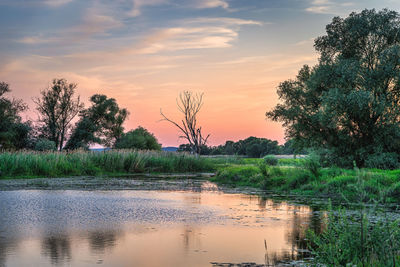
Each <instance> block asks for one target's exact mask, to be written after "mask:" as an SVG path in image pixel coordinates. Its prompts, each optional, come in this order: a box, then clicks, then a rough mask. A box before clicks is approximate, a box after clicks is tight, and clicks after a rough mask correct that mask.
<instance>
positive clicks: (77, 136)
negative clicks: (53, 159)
mask: <svg viewBox="0 0 400 267" xmlns="http://www.w3.org/2000/svg"><path fill="white" fill-rule="evenodd" d="M90 101H91V102H92V106H91V107H89V108H87V109H84V110H83V111H81V112H80V114H79V118H80V119H79V121H78V122H77V123H76V126H75V129H74V130H73V132H72V135H71V137H70V139H69V140H68V142H67V145H66V148H67V149H77V148H88V147H89V145H90V144H92V143H98V144H102V145H105V146H107V147H111V146H113V145H114V143H115V141H116V140H117V139H118V138H120V137H121V136H122V134H123V131H124V128H123V126H122V124H123V123H124V121H125V119H126V118H127V116H128V114H129V112H128V111H127V110H126V109H125V108H120V107H119V106H118V104H117V102H116V100H115V99H114V98H107V96H105V95H98V94H96V95H93V96H92V97H91V98H90Z"/></svg>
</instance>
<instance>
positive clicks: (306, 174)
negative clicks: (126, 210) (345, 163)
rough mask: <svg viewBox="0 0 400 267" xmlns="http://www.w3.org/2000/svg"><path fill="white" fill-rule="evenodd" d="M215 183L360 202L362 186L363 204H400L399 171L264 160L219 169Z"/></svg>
mask: <svg viewBox="0 0 400 267" xmlns="http://www.w3.org/2000/svg"><path fill="white" fill-rule="evenodd" d="M360 177H361V178H360ZM213 181H215V182H218V183H221V184H228V185H232V186H250V187H255V188H260V189H264V190H270V191H273V192H276V193H282V194H285V193H289V194H298V195H308V196H316V197H329V198H332V199H333V200H343V201H346V200H348V201H359V198H360V196H359V195H358V194H357V190H355V188H357V187H360V183H361V184H362V185H361V186H362V187H363V188H364V189H365V191H366V192H367V196H366V197H364V198H365V199H364V200H363V201H369V200H380V199H382V197H384V198H385V200H386V201H388V202H392V203H393V202H400V170H378V169H364V170H357V169H350V170H348V169H341V168H335V167H331V168H320V167H319V166H318V165H317V164H315V162H313V161H312V160H309V159H280V160H279V163H278V165H277V166H270V165H267V164H266V163H265V162H263V160H262V159H260V160H257V161H248V162H247V163H246V162H241V163H236V164H231V165H229V166H225V167H222V168H219V169H218V172H217V175H216V176H215V177H214V178H213Z"/></svg>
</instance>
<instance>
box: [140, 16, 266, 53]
mask: <svg viewBox="0 0 400 267" xmlns="http://www.w3.org/2000/svg"><path fill="white" fill-rule="evenodd" d="M181 24H182V25H187V26H182V27H171V28H166V29H160V30H157V31H155V32H154V33H153V34H151V35H149V36H147V37H146V38H145V39H144V40H143V41H142V42H141V43H140V44H139V46H138V49H137V53H139V54H153V53H158V52H162V51H177V50H186V49H204V48H226V47H231V46H232V43H233V42H234V41H235V40H236V39H237V36H238V34H239V33H238V31H239V30H240V26H241V25H261V23H260V22H257V21H253V20H244V19H235V18H197V19H189V20H186V21H184V22H183V21H181Z"/></svg>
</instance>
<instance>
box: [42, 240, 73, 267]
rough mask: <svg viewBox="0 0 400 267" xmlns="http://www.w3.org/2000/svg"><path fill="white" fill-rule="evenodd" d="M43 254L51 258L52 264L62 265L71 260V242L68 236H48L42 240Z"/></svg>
mask: <svg viewBox="0 0 400 267" xmlns="http://www.w3.org/2000/svg"><path fill="white" fill-rule="evenodd" d="M42 254H43V255H45V256H48V257H50V260H51V264H53V265H60V264H61V263H64V262H69V261H70V260H71V242H70V240H69V238H68V236H67V235H54V236H47V237H45V238H44V239H43V240H42Z"/></svg>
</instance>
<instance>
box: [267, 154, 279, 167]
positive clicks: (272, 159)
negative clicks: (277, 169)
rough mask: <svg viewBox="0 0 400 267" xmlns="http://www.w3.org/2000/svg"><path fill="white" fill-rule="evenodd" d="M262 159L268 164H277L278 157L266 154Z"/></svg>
mask: <svg viewBox="0 0 400 267" xmlns="http://www.w3.org/2000/svg"><path fill="white" fill-rule="evenodd" d="M263 159H264V162H265V163H266V164H267V165H269V166H276V165H278V159H277V158H276V157H274V156H272V155H267V156H265V157H264V158H263Z"/></svg>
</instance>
